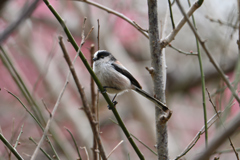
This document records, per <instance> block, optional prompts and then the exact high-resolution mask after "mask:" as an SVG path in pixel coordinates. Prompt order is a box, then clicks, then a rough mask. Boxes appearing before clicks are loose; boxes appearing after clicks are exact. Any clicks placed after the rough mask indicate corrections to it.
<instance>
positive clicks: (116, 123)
mask: <svg viewBox="0 0 240 160" xmlns="http://www.w3.org/2000/svg"><path fill="white" fill-rule="evenodd" d="M110 121H112V122H113V123H115V124H116V125H118V126H119V124H118V123H117V122H116V121H114V120H113V119H111V118H110ZM130 135H131V136H132V137H133V138H135V139H136V140H137V141H138V142H139V143H141V144H142V145H143V146H145V147H146V148H147V149H148V150H149V151H150V152H152V153H153V154H155V155H156V156H157V153H156V152H154V151H153V150H152V149H151V148H150V147H149V146H147V145H146V144H145V143H144V142H143V141H141V140H140V139H138V138H137V137H136V136H134V135H133V134H132V133H130Z"/></svg>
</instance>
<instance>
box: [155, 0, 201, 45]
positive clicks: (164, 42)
mask: <svg viewBox="0 0 240 160" xmlns="http://www.w3.org/2000/svg"><path fill="white" fill-rule="evenodd" d="M200 6H201V4H199V2H198V1H197V2H195V3H194V4H193V5H192V6H191V8H190V9H189V10H188V12H187V15H188V17H190V16H191V15H192V14H193V12H195V11H196V10H197V9H198V8H199V7H200ZM185 23H186V18H185V17H183V18H182V19H181V20H180V21H179V23H178V24H177V26H176V28H175V29H174V30H172V31H171V33H170V34H169V35H168V36H167V37H165V38H164V39H162V40H161V42H160V44H161V46H162V47H163V48H164V47H166V46H167V45H168V44H169V43H171V41H172V40H174V38H175V36H176V35H177V34H178V32H179V31H180V30H181V28H182V27H183V25H184V24H185Z"/></svg>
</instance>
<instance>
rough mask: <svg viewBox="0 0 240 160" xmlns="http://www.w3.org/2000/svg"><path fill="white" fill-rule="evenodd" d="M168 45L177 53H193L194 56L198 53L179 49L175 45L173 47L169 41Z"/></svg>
mask: <svg viewBox="0 0 240 160" xmlns="http://www.w3.org/2000/svg"><path fill="white" fill-rule="evenodd" d="M168 47H170V48H172V49H174V50H175V51H177V52H178V53H182V54H185V55H194V56H197V55H198V53H197V52H192V51H190V52H186V51H182V50H181V49H177V48H176V47H173V46H172V45H171V44H170V43H169V44H168Z"/></svg>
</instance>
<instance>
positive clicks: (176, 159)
mask: <svg viewBox="0 0 240 160" xmlns="http://www.w3.org/2000/svg"><path fill="white" fill-rule="evenodd" d="M220 113H221V111H219V112H217V113H216V114H215V115H213V116H212V117H211V118H210V119H209V120H208V122H207V125H208V126H207V127H208V128H210V127H211V126H212V124H214V122H215V121H216V120H217V118H218V116H217V115H218V114H220ZM204 132H205V125H204V126H203V127H202V128H201V130H200V131H199V132H198V133H197V134H196V136H195V137H194V138H193V139H192V141H191V142H190V143H189V144H188V146H187V147H186V148H185V149H184V150H183V151H182V153H181V154H180V155H178V156H177V157H176V158H175V159H174V160H178V159H180V158H181V157H183V156H184V155H186V154H187V153H188V152H189V151H190V150H191V149H192V148H193V147H194V146H195V144H196V143H197V141H198V140H199V139H200V136H201V135H202V134H203V133H204Z"/></svg>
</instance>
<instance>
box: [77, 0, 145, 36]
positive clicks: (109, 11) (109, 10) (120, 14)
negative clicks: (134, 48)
mask: <svg viewBox="0 0 240 160" xmlns="http://www.w3.org/2000/svg"><path fill="white" fill-rule="evenodd" d="M73 1H79V2H84V3H87V4H90V5H93V6H95V7H97V8H100V9H102V10H104V11H107V12H108V13H110V14H114V15H116V16H118V17H120V18H122V19H123V20H125V21H126V22H128V23H129V24H131V25H132V26H133V27H135V28H136V29H137V30H138V31H139V32H141V33H142V34H143V35H144V36H145V37H146V38H148V34H147V33H146V32H145V30H142V27H139V25H136V22H134V21H133V20H131V19H130V18H128V17H126V16H125V15H123V14H122V13H119V12H117V11H115V10H113V9H110V8H108V7H106V6H103V5H101V4H99V3H96V2H93V1H89V0H73Z"/></svg>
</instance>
